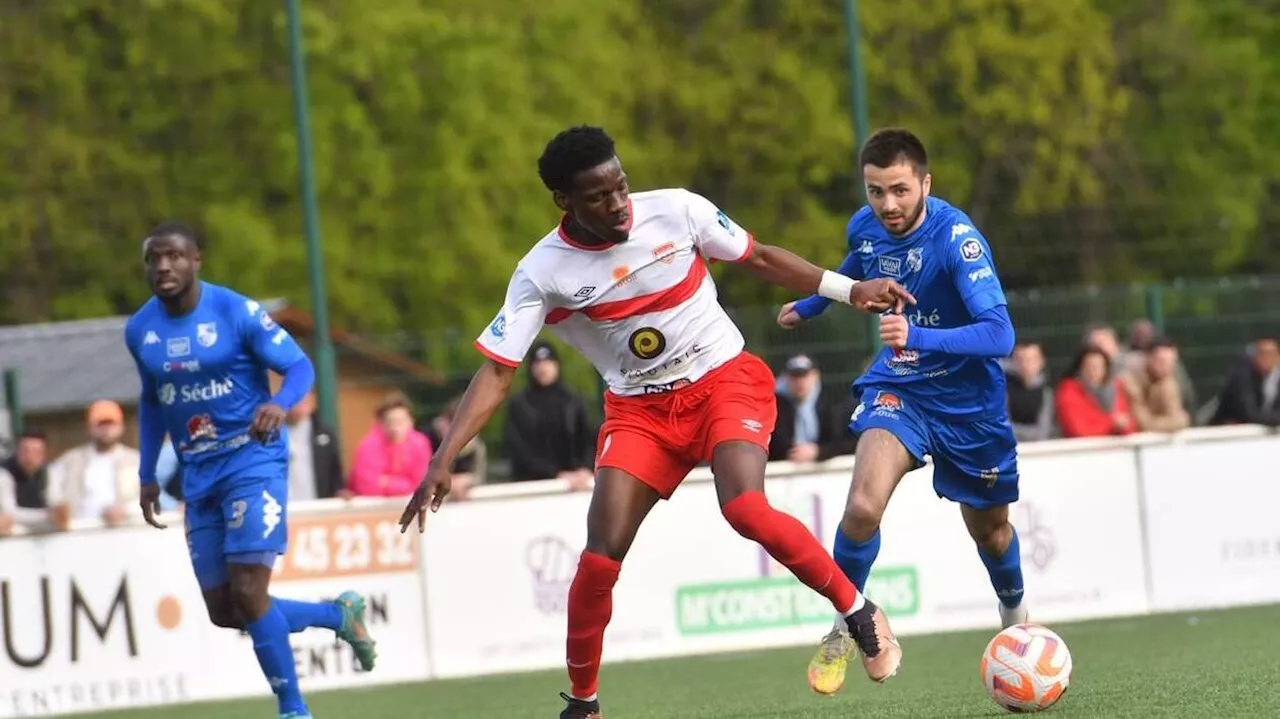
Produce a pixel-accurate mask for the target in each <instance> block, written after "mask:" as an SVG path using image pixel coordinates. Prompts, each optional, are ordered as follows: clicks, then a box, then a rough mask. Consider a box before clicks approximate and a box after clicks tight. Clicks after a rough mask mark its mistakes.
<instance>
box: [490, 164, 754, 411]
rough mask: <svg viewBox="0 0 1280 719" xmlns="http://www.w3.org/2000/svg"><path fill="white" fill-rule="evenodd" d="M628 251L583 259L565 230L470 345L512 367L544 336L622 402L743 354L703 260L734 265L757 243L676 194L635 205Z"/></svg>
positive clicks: (691, 197)
mask: <svg viewBox="0 0 1280 719" xmlns="http://www.w3.org/2000/svg"><path fill="white" fill-rule="evenodd" d="M631 221H632V224H631V234H630V236H629V238H628V239H627V241H626V242H623V243H619V244H615V245H603V246H594V247H587V246H583V245H581V244H578V243H576V242H574V241H573V240H572V239H571V238H570V237H569V236H568V235H567V234H566V233H565V232H564V229H563V224H564V223H563V222H562V223H561V226H560V227H558V228H557V229H556V230H555V231H553V232H551V233H550V234H548V235H547V236H546V237H544V238H542V240H541V241H540V242H538V244H536V245H534V247H533V249H531V250H529V253H528V254H527V255H525V256H524V258H523V259H521V260H520V263H519V264H518V265H517V266H516V271H515V273H514V274H513V275H512V276H511V283H510V285H508V287H507V298H506V301H505V302H504V303H503V305H502V311H501V312H499V313H498V316H497V317H495V318H494V320H493V322H492V323H491V324H490V325H489V327H488V328H487V329H486V330H485V331H484V332H483V333H481V335H480V337H479V338H477V339H476V347H478V348H479V350H480V351H481V352H482V353H484V355H485V356H486V357H488V358H489V359H491V360H493V361H495V362H500V363H502V364H506V365H509V366H516V365H519V364H520V362H521V360H522V359H523V358H524V356H525V353H527V352H528V351H529V347H530V346H531V345H532V344H533V341H534V339H536V338H537V336H538V332H539V331H541V330H542V328H543V326H544V325H545V326H549V327H550V328H551V330H552V331H553V332H554V333H555V334H556V335H557V336H558V337H560V338H561V339H563V340H564V341H565V342H567V343H568V344H570V345H571V346H573V347H574V348H575V349H577V350H578V351H579V352H581V353H582V354H583V355H585V356H586V357H587V359H589V360H591V362H592V364H594V365H595V366H596V369H597V370H598V371H599V372H600V375H601V376H602V377H604V379H605V381H606V382H607V383H608V385H609V389H610V390H611V391H613V392H614V393H616V394H619V395H635V394H646V393H652V392H662V391H665V390H668V389H672V388H674V387H679V386H683V385H685V384H688V383H691V382H696V381H697V380H698V379H699V378H700V377H702V376H703V375H705V374H706V373H707V372H708V371H710V370H712V369H714V368H716V367H718V366H720V365H722V364H724V363H726V362H728V361H729V360H731V359H733V358H734V357H736V356H738V354H740V353H741V352H742V349H743V345H744V341H743V339H742V333H741V332H739V331H738V328H737V326H736V325H734V324H733V321H732V320H730V319H729V316H728V315H727V314H725V312H724V309H723V308H721V307H720V303H719V301H718V300H717V299H716V286H715V282H713V281H712V279H711V274H710V273H709V272H708V270H707V264H708V261H709V260H719V261H726V262H737V261H741V260H743V259H746V258H747V256H749V255H750V254H751V246H752V243H753V242H754V240H753V239H752V236H751V234H750V233H748V232H747V231H746V230H744V229H742V228H741V227H739V226H738V225H737V224H736V223H735V222H734V221H733V220H731V219H729V217H728V216H727V215H725V214H724V213H723V212H721V211H720V210H719V209H718V208H717V207H716V206H715V205H714V204H712V203H711V202H710V201H709V200H707V199H706V198H704V197H702V196H700V195H697V194H694V193H692V192H689V191H687V190H681V189H671V190H654V191H650V192H638V193H635V194H632V195H631Z"/></svg>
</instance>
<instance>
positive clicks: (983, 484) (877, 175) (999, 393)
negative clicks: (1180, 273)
mask: <svg viewBox="0 0 1280 719" xmlns="http://www.w3.org/2000/svg"><path fill="white" fill-rule="evenodd" d="M859 162H860V164H861V165H862V168H863V177H864V180H865V183H866V192H867V203H868V206H867V207H863V208H862V209H861V210H859V211H858V212H857V214H855V215H854V216H853V218H852V219H851V220H850V221H849V226H848V238H849V255H848V257H846V258H845V261H844V263H843V264H842V265H841V266H840V270H839V272H840V273H841V274H843V275H845V276H847V277H850V278H852V279H854V280H869V279H873V278H877V277H890V278H893V279H895V280H897V281H898V282H900V283H901V284H902V285H904V286H905V287H906V288H907V290H908V291H910V292H911V294H913V295H914V296H915V298H916V305H915V306H914V307H911V308H908V309H907V311H906V312H904V313H902V314H897V313H893V312H888V313H885V314H884V315H882V316H881V319H880V338H881V340H882V341H883V343H884V345H885V347H884V349H883V350H881V352H880V354H879V355H878V356H877V357H876V358H875V361H874V362H873V363H872V364H871V366H870V368H869V369H868V370H867V372H866V374H864V375H863V376H862V377H860V378H858V380H857V381H856V382H854V385H853V391H854V392H855V393H856V394H857V395H858V396H859V398H860V404H859V405H858V407H857V409H856V410H855V411H854V413H853V418H852V421H851V423H850V425H849V429H850V431H851V432H852V433H854V434H855V435H858V446H857V461H856V464H855V467H854V470H853V483H852V485H851V486H850V488H849V498H848V502H847V504H846V505H845V511H844V518H843V519H842V520H841V522H840V527H839V530H838V531H837V532H836V538H835V547H834V551H833V554H834V555H835V559H836V563H837V564H839V565H840V568H841V569H843V570H844V572H845V573H846V574H847V575H848V576H849V578H850V579H851V580H853V583H854V585H856V586H857V587H858V591H859V592H861V591H862V590H863V589H864V588H865V586H866V582H867V576H868V574H869V573H870V571H871V565H872V563H873V562H874V561H875V559H876V555H877V554H878V553H879V551H880V518H881V516H882V515H883V514H884V510H885V506H886V505H887V504H888V502H889V497H890V495H892V494H893V490H894V489H895V488H896V487H897V486H898V482H899V481H900V480H901V479H902V477H903V475H905V474H906V473H907V472H910V471H911V470H913V469H916V468H918V467H920V466H921V465H922V463H923V460H924V456H925V455H926V454H927V455H930V456H931V457H932V459H933V486H934V490H935V491H936V492H937V493H938V496H940V497H945V498H947V499H950V500H951V501H953V502H957V503H959V504H960V512H961V514H962V516H963V517H964V523H965V526H966V527H967V528H968V530H969V535H970V536H972V537H973V540H974V542H976V543H977V545H978V554H979V555H980V556H981V558H982V562H983V564H985V565H986V567H987V572H988V573H989V574H990V576H991V584H992V586H993V587H994V588H995V591H996V595H997V597H998V598H999V607H1000V617H1001V623H1002V624H1003V625H1004V626H1006V627H1008V626H1011V625H1013V624H1017V623H1020V622H1024V621H1026V618H1027V611H1026V609H1025V608H1024V607H1023V603H1022V564H1021V560H1020V556H1019V550H1018V535H1017V533H1016V532H1015V531H1014V529H1013V525H1012V524H1010V523H1009V504H1010V503H1012V502H1015V501H1017V499H1018V465H1017V442H1016V440H1015V439H1014V436H1013V427H1012V425H1011V424H1010V423H1009V419H1008V416H1007V414H1006V409H1005V383H1004V374H1003V372H1002V371H1001V369H1000V366H999V364H998V359H999V358H1001V357H1005V356H1007V355H1009V353H1010V352H1012V350H1013V344H1014V333H1013V325H1012V323H1011V322H1010V320H1009V314H1008V311H1007V309H1006V306H1005V304H1006V303H1005V296H1004V291H1003V290H1002V289H1001V286H1000V279H999V277H997V276H996V270H995V265H994V263H993V262H992V259H991V248H990V247H988V246H987V241H986V239H984V238H983V236H982V234H981V233H979V232H978V230H977V229H976V228H975V227H974V225H973V221H972V220H970V219H969V217H968V216H966V215H965V214H964V213H963V212H961V211H960V210H958V209H956V208H955V207H952V206H951V205H949V204H947V203H946V202H944V201H943V200H940V199H937V198H934V197H929V187H930V182H931V178H930V175H929V171H928V156H927V155H926V153H925V148H924V145H923V143H921V142H920V140H919V139H918V138H917V137H916V136H915V135H913V134H911V133H910V132H908V131H906V130H901V129H886V130H881V131H879V132H877V133H875V134H874V135H872V136H871V137H870V138H868V140H867V142H866V144H865V145H863V147H862V150H861V152H860V155H859ZM827 304H828V300H826V299H823V298H822V297H818V296H813V297H808V298H806V299H803V300H800V301H799V302H795V303H791V304H788V305H787V306H785V307H783V309H782V312H781V314H779V316H778V323H779V324H780V325H782V326H783V327H794V326H795V325H797V324H798V323H800V322H801V321H803V320H806V319H810V318H813V317H816V316H817V315H819V314H820V313H821V312H822V311H823V310H825V309H826V307H827ZM845 631H846V630H845V623H844V622H837V623H836V627H835V628H834V630H833V631H832V632H831V634H829V635H827V637H825V638H824V639H823V642H822V646H821V647H820V648H819V649H818V653H817V655H816V656H815V657H814V659H813V662H812V663H811V664H810V665H809V681H810V685H811V686H812V687H813V689H814V691H817V692H820V693H823V694H831V693H833V692H835V691H837V690H838V689H839V688H840V687H841V685H842V684H843V683H844V674H845V669H846V667H847V666H848V663H849V658H850V656H851V655H852V653H853V651H854V646H855V644H854V642H853V641H852V640H851V639H850V637H849V636H848V635H847V634H845ZM885 643H886V644H887V646H883V647H880V649H881V651H880V653H879V655H876V656H874V657H873V658H870V659H869V658H867V657H865V656H864V658H863V661H864V662H873V661H874V662H886V661H890V660H892V661H894V662H900V661H901V656H902V652H901V649H900V648H899V647H898V646H897V642H896V640H894V639H893V638H892V637H888V638H886V642H885ZM886 655H888V657H889V659H886ZM894 668H895V669H896V666H895V667H894ZM880 671H881V672H883V671H884V669H883V668H881V669H880Z"/></svg>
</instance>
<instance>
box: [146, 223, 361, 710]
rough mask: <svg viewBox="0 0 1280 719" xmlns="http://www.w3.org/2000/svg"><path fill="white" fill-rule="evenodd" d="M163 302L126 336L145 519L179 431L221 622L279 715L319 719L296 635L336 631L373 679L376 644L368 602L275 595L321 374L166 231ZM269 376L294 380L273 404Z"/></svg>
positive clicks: (150, 245)
mask: <svg viewBox="0 0 1280 719" xmlns="http://www.w3.org/2000/svg"><path fill="white" fill-rule="evenodd" d="M142 254H143V261H144V263H145V265H146V270H147V279H148V281H149V282H150V284H151V287H152V290H153V291H154V292H155V297H153V298H152V299H151V300H150V301H148V302H147V303H146V304H145V305H143V306H142V308H141V309H139V310H138V312H137V313H135V314H134V315H133V317H130V318H129V322H128V323H127V324H126V325H125V344H126V345H127V346H128V348H129V352H130V353H131V354H132V355H133V357H134V360H135V361H136V362H137V365H138V375H139V377H140V378H141V380H142V393H141V396H140V398H139V403H138V408H139V409H138V424H139V430H140V431H139V434H140V443H141V451H142V465H141V466H142V469H141V472H140V473H141V481H142V512H143V516H144V517H145V518H146V520H147V522H148V523H149V524H151V525H152V526H155V527H158V528H160V529H164V525H162V524H160V523H159V522H157V521H156V518H155V517H156V514H158V513H159V498H160V486H159V485H158V484H157V483H156V476H155V467H156V460H157V458H158V457H159V455H160V448H161V444H162V443H163V441H164V437H165V433H166V432H167V433H168V434H169V436H170V437H172V438H173V442H174V445H175V446H176V448H177V450H178V454H179V458H180V461H181V462H182V466H183V482H182V488H183V494H184V499H185V501H186V512H185V518H186V532H187V544H188V546H189V547H190V551H191V563H192V566H193V567H194V569H195V574H196V579H197V581H198V582H199V583H200V589H201V591H202V592H203V593H204V600H205V605H206V606H207V608H208V610H209V618H210V619H211V620H212V621H213V623H214V624H216V625H217V626H220V627H227V628H233V629H244V630H245V631H246V632H248V634H249V636H250V637H251V638H252V639H253V650H254V653H255V654H257V656H258V663H259V664H260V665H261V666H262V671H263V673H264V674H265V675H266V677H267V681H268V683H269V684H270V686H271V689H272V691H273V692H275V694H276V698H277V700H278V702H279V705H280V716H281V717H282V718H285V717H287V718H289V719H309V718H310V717H311V713H310V711H309V710H308V709H307V706H306V704H305V703H304V702H303V700H302V693H301V691H300V689H299V687H298V677H297V672H296V670H295V667H294V660H293V651H292V649H291V647H290V646H289V634H290V633H291V632H300V631H302V630H304V629H307V628H308V627H324V628H327V629H332V630H333V631H334V632H336V633H337V636H338V637H339V638H341V639H342V640H344V641H346V642H347V643H348V644H350V645H351V648H352V650H353V651H354V653H355V656H356V658H357V660H358V661H359V662H360V665H361V667H362V668H363V669H365V670H366V671H367V670H369V669H371V668H372V667H373V664H374V659H375V651H374V642H373V641H372V639H370V637H369V633H368V631H367V629H366V627H365V623H364V608H365V607H364V599H363V598H362V597H360V595H358V594H356V593H354V592H346V593H344V594H342V595H341V596H339V597H338V598H337V599H336V600H334V601H332V602H296V601H291V600H287V599H277V598H274V597H271V596H270V595H269V594H268V593H267V588H268V584H269V582H270V580H271V570H272V567H273V566H274V564H275V561H276V557H277V556H278V555H281V554H283V553H284V551H285V545H286V539H287V537H288V531H287V527H286V524H285V506H286V504H287V503H288V460H289V447H288V440H287V439H286V438H285V437H282V436H281V432H280V430H281V425H282V423H283V420H284V416H285V412H286V411H287V410H288V409H289V408H290V407H291V406H293V405H294V404H295V403H297V402H298V401H299V400H300V399H302V397H303V396H304V395H305V394H306V393H307V391H308V390H310V388H311V384H312V381H313V380H314V379H315V371H314V370H313V369H312V366H311V361H310V360H309V359H307V356H306V354H304V353H303V351H302V349H301V348H299V347H298V345H297V343H296V342H294V340H293V338H292V337H290V336H289V333H288V332H286V331H285V330H284V329H282V328H280V327H279V326H277V325H276V324H275V323H274V322H273V321H272V319H271V317H270V316H269V315H268V314H267V313H266V311H265V310H264V309H263V308H262V307H261V306H260V305H259V304H258V303H257V302H254V301H253V300H250V299H247V298H245V297H243V296H241V295H239V294H237V293H235V292H232V291H231V290H229V289H227V288H225V287H219V286H217V285H212V284H209V283H206V282H201V281H200V264H201V253H200V243H199V241H198V239H197V238H196V236H195V234H194V233H193V232H192V231H191V230H190V229H188V228H186V227H185V226H183V225H180V224H176V223H165V224H162V225H160V226H158V227H156V228H155V229H154V230H152V231H151V233H150V234H149V235H148V237H147V238H146V240H144V241H143V245H142ZM268 369H271V370H274V371H275V372H277V373H279V374H281V375H282V376H283V378H284V380H283V384H282V385H281V387H280V391H279V392H278V393H276V395H275V396H274V397H273V396H272V395H271V390H270V386H269V384H268V379H267V370H268Z"/></svg>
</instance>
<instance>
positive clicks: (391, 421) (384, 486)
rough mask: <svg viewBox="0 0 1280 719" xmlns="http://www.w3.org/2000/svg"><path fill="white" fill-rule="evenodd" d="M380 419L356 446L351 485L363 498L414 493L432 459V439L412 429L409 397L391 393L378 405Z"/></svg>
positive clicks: (355, 492)
mask: <svg viewBox="0 0 1280 719" xmlns="http://www.w3.org/2000/svg"><path fill="white" fill-rule="evenodd" d="M377 418H378V422H377V424H375V425H374V426H373V428H372V429H370V430H369V433H368V434H366V435H365V436H364V438H363V439H361V440H360V444H359V445H357V446H356V456H355V460H354V462H353V463H352V468H351V479H350V481H349V482H348V486H349V488H350V490H351V492H352V493H354V494H356V495H357V496H362V497H402V496H407V495H410V494H413V491H414V490H415V489H417V488H418V483H419V482H421V481H422V477H423V476H424V475H425V474H426V473H427V463H428V462H430V461H431V440H429V439H427V436H426V435H425V434H423V433H421V432H419V431H418V430H416V429H414V428H413V412H412V410H411V405H410V404H409V398H408V397H406V396H404V394H403V393H401V392H392V393H391V394H389V395H387V398H386V399H384V400H382V403H381V404H380V405H378V411H377Z"/></svg>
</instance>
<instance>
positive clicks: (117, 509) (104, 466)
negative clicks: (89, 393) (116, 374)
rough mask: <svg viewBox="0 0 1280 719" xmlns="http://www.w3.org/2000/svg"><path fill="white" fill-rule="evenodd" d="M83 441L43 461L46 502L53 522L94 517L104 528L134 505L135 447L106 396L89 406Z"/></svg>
mask: <svg viewBox="0 0 1280 719" xmlns="http://www.w3.org/2000/svg"><path fill="white" fill-rule="evenodd" d="M85 419H86V423H87V430H88V434H89V441H88V442H86V443H84V444H82V445H80V446H78V447H75V448H74V449H69V450H67V451H66V452H65V453H64V454H63V455H62V456H61V457H59V458H58V459H57V460H56V461H55V462H54V463H53V464H51V465H49V489H48V503H49V514H50V517H51V518H52V520H53V523H54V525H56V526H57V527H59V528H61V529H66V528H67V526H68V524H69V523H70V521H71V520H73V519H92V518H99V519H101V520H102V521H103V522H105V523H106V524H107V526H109V527H118V526H120V525H122V524H124V523H125V522H126V521H127V520H128V518H129V515H131V514H134V513H136V510H137V507H138V490H139V484H138V466H139V464H140V462H141V456H140V455H139V454H138V450H136V449H134V448H132V447H128V446H126V445H125V444H124V442H123V441H122V440H123V438H124V410H122V409H120V405H118V404H116V403H115V402H111V401H108V400H99V401H97V402H94V403H93V404H91V405H89V411H88V413H87V415H86V418H85Z"/></svg>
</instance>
